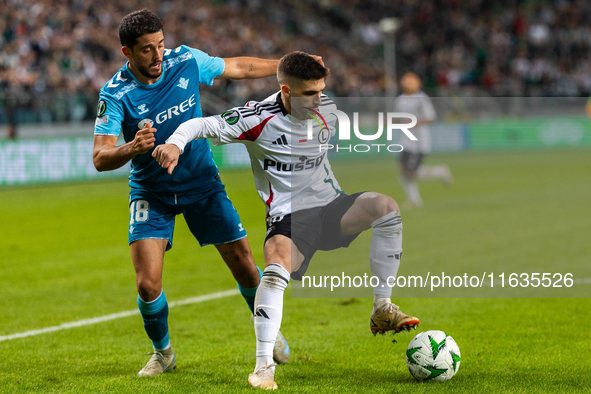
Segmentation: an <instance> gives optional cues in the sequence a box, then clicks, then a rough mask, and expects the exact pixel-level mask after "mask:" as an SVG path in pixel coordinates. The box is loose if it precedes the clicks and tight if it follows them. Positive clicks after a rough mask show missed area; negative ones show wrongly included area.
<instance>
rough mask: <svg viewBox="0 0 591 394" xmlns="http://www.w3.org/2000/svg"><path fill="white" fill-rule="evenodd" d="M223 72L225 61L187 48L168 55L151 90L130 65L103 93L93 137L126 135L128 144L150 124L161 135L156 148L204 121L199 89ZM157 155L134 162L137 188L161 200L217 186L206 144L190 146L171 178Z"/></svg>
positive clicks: (132, 181)
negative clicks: (192, 123) (181, 129)
mask: <svg viewBox="0 0 591 394" xmlns="http://www.w3.org/2000/svg"><path fill="white" fill-rule="evenodd" d="M224 68H225V63H224V60H223V59H221V58H218V57H211V56H209V55H207V54H206V53H204V52H202V51H199V50H197V49H193V48H189V47H187V46H185V45H182V46H180V47H178V48H176V49H174V50H170V49H167V50H165V52H164V59H163V61H162V76H161V77H160V79H159V80H158V82H156V83H154V84H152V85H144V84H143V83H140V82H139V81H138V80H137V79H136V78H135V77H134V75H133V74H132V73H131V71H129V69H128V64H126V65H125V66H124V67H123V68H122V69H120V70H119V72H117V74H115V75H114V76H113V78H112V79H111V80H110V81H109V82H108V83H107V84H106V85H105V86H104V87H103V88H102V89H101V92H100V97H99V105H98V110H97V111H98V113H97V118H96V122H95V128H94V134H95V135H112V136H118V135H119V133H120V132H121V131H123V136H124V138H125V142H129V141H133V139H134V137H135V134H136V133H137V131H139V130H140V129H142V128H143V127H144V125H145V124H146V123H147V122H150V125H151V127H154V128H156V130H157V132H156V133H155V137H156V142H155V145H154V146H157V145H160V144H164V143H165V141H166V139H167V138H168V137H170V136H171V135H172V133H174V131H175V130H176V128H177V127H178V126H179V125H180V124H181V123H183V122H185V121H187V120H189V119H192V118H196V117H201V116H202V115H201V104H200V101H199V84H200V83H204V84H207V85H212V84H213V80H214V78H215V77H217V76H219V75H221V74H222V73H223V72H224ZM152 151H153V149H151V150H150V151H148V152H146V153H144V154H142V155H137V156H136V157H134V158H133V159H132V161H131V175H130V177H129V185H130V186H131V187H132V188H137V189H145V190H149V191H151V192H155V193H162V194H171V193H183V192H193V191H194V192H199V191H201V190H202V191H205V190H208V189H209V188H211V187H212V185H213V184H215V183H216V181H217V180H216V177H217V173H218V170H217V167H216V165H215V163H214V161H213V157H212V154H211V150H210V149H209V145H208V143H207V141H206V140H204V139H202V140H197V141H193V142H191V143H190V144H189V145H187V149H186V150H185V152H184V153H183V154H182V155H181V156H180V158H179V163H178V165H177V167H176V168H175V170H174V172H173V174H172V175H169V174H168V172H167V171H166V170H165V169H163V168H162V167H160V165H158V163H157V162H156V160H154V159H153V158H152ZM218 178H219V177H218Z"/></svg>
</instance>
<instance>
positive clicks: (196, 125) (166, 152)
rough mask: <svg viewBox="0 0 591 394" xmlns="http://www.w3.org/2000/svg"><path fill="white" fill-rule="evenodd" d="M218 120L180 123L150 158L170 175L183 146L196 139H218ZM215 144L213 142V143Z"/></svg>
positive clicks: (210, 118) (196, 120)
mask: <svg viewBox="0 0 591 394" xmlns="http://www.w3.org/2000/svg"><path fill="white" fill-rule="evenodd" d="M219 134H220V127H219V120H217V119H215V117H207V118H195V119H191V120H188V121H186V122H184V123H182V124H181V125H180V126H179V127H178V128H177V129H176V130H175V132H174V133H173V134H172V135H171V136H170V137H169V138H168V139H167V140H166V143H165V144H163V145H158V146H157V147H156V149H154V152H152V157H153V158H154V159H155V160H156V161H157V162H158V164H160V166H161V167H162V168H164V169H167V170H168V173H169V174H172V171H174V168H175V167H176V165H177V164H178V162H179V156H180V155H181V153H183V152H184V150H185V146H186V145H187V144H188V143H189V142H191V141H193V140H197V139H201V138H214V139H219ZM214 143H215V141H214Z"/></svg>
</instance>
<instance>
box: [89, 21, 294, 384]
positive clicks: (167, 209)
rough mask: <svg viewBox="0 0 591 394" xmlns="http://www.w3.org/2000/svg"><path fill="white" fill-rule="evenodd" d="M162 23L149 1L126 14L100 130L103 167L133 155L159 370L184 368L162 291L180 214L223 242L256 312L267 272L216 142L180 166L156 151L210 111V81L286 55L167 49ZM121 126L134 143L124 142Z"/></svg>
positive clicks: (259, 68)
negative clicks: (202, 88) (205, 107)
mask: <svg viewBox="0 0 591 394" xmlns="http://www.w3.org/2000/svg"><path fill="white" fill-rule="evenodd" d="M162 29H163V26H162V22H161V21H160V19H159V18H158V16H156V15H155V14H153V13H152V12H150V11H148V10H141V11H135V12H132V13H131V14H129V15H127V16H125V17H124V18H123V20H122V21H121V24H120V26H119V38H120V40H121V45H123V48H122V51H123V54H124V55H125V56H126V57H127V59H128V62H127V64H126V65H125V66H124V67H123V68H122V69H120V70H119V71H118V72H117V73H116V74H115V75H114V76H113V78H112V79H111V80H110V81H109V82H108V83H107V84H106V85H105V86H104V87H103V88H102V89H101V92H100V98H99V104H98V110H97V111H98V113H97V118H96V123H95V131H94V134H95V137H94V151H93V161H94V165H95V167H96V168H97V170H99V171H109V170H114V169H116V168H119V167H121V166H123V165H124V164H125V163H127V162H128V161H130V160H131V175H130V177H129V185H130V186H131V192H130V197H129V201H130V221H129V244H130V248H131V258H132V261H133V265H134V268H135V272H136V282H137V289H138V293H139V294H138V299H137V302H138V306H139V309H140V312H141V314H142V317H143V319H144V327H145V329H146V333H147V334H148V337H149V338H150V339H151V340H152V343H153V347H154V353H153V354H152V357H151V358H150V360H149V361H148V363H147V364H146V366H145V367H144V368H143V369H142V370H141V371H140V372H139V373H138V375H140V376H153V375H159V374H161V373H163V372H167V371H170V370H172V369H174V368H175V367H176V357H175V354H174V351H173V350H172V347H171V345H170V339H169V334H168V303H167V301H166V296H165V295H164V292H163V291H162V266H163V260H164V252H165V251H167V250H169V249H170V248H171V247H172V234H173V230H174V222H175V216H176V215H178V214H181V213H182V214H183V215H184V216H185V220H186V221H187V225H188V226H189V229H190V230H191V232H192V233H193V235H194V236H195V238H196V239H197V240H198V241H199V244H200V245H201V246H204V245H215V246H216V248H217V249H218V251H219V253H220V255H221V256H222V258H223V259H224V261H225V262H226V264H227V265H228V267H229V268H230V270H231V271H232V274H233V276H234V278H235V279H236V281H237V282H238V288H239V289H240V292H241V293H242V295H243V296H244V298H245V299H246V301H247V303H248V306H249V308H250V309H251V311H252V310H253V305H254V297H255V294H256V289H257V287H258V285H259V281H260V275H261V272H260V270H259V269H258V268H257V266H256V265H255V262H254V259H253V257H252V253H251V251H250V247H249V244H248V241H247V238H246V231H245V230H244V228H243V226H242V223H241V222H240V217H239V216H238V213H237V212H236V209H235V208H234V207H233V205H232V203H231V201H230V199H229V198H228V196H227V195H226V191H225V188H224V185H223V184H222V182H221V181H220V176H219V174H218V169H217V167H216V165H215V163H214V161H213V157H212V154H211V150H210V149H209V145H208V144H207V142H206V141H205V140H199V141H194V142H192V143H190V144H189V145H187V148H186V150H185V154H183V156H182V159H181V161H180V162H179V164H178V166H177V170H176V171H175V172H174V174H173V175H169V174H168V173H167V171H166V170H164V169H163V168H161V167H160V166H159V165H158V163H157V162H156V161H155V160H154V159H153V158H152V151H153V149H154V147H155V146H157V145H159V144H163V143H164V142H165V141H166V139H167V138H168V137H170V136H171V135H172V133H173V132H174V130H175V129H176V128H177V127H178V126H179V125H180V124H181V123H183V122H185V121H187V120H189V119H192V118H195V117H201V107H200V103H199V84H200V83H204V84H207V85H212V84H213V80H214V79H215V78H226V79H246V78H261V77H267V76H271V75H275V74H276V70H277V63H278V62H277V61H276V60H264V59H257V58H249V57H239V58H230V59H222V58H217V57H211V56H209V55H207V54H206V53H204V52H202V51H199V50H197V49H193V48H189V47H187V46H184V45H181V46H180V47H178V48H176V49H172V50H171V49H164V36H163V31H162ZM120 132H123V136H124V138H125V141H126V143H125V144H123V145H120V146H116V143H117V137H118V136H119V134H120ZM277 342H280V343H281V344H280V346H277V347H276V352H275V355H276V362H280V363H286V362H287V361H288V359H289V347H288V346H287V343H286V342H285V339H283V337H282V336H281V337H280V336H278V341H277Z"/></svg>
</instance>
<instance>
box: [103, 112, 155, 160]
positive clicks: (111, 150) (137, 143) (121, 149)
mask: <svg viewBox="0 0 591 394" xmlns="http://www.w3.org/2000/svg"><path fill="white" fill-rule="evenodd" d="M155 132H156V129H155V128H152V127H150V124H149V123H147V124H146V125H145V126H144V128H143V129H141V130H140V131H138V132H137V133H136V135H135V138H134V139H133V141H130V142H128V143H126V144H123V145H120V146H116V145H117V137H115V136H112V135H95V136H94V148H93V152H92V162H93V163H94V166H95V168H96V169H97V170H98V171H112V170H116V169H117V168H120V167H122V166H124V165H125V163H127V162H128V161H130V160H131V159H133V158H134V157H136V156H137V155H141V154H143V153H146V152H147V151H149V150H150V149H152V148H153V147H154V142H155V141H156V138H155V137H154V133H155Z"/></svg>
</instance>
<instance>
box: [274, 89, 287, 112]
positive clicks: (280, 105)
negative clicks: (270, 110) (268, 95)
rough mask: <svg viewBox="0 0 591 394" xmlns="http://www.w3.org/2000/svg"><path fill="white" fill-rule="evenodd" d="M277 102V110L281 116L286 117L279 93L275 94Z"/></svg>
mask: <svg viewBox="0 0 591 394" xmlns="http://www.w3.org/2000/svg"><path fill="white" fill-rule="evenodd" d="M275 100H276V101H277V104H278V105H279V108H280V109H281V113H282V114H283V116H287V115H288V113H287V110H286V109H285V106H284V105H283V100H281V92H279V93H277V97H276V99H275Z"/></svg>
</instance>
